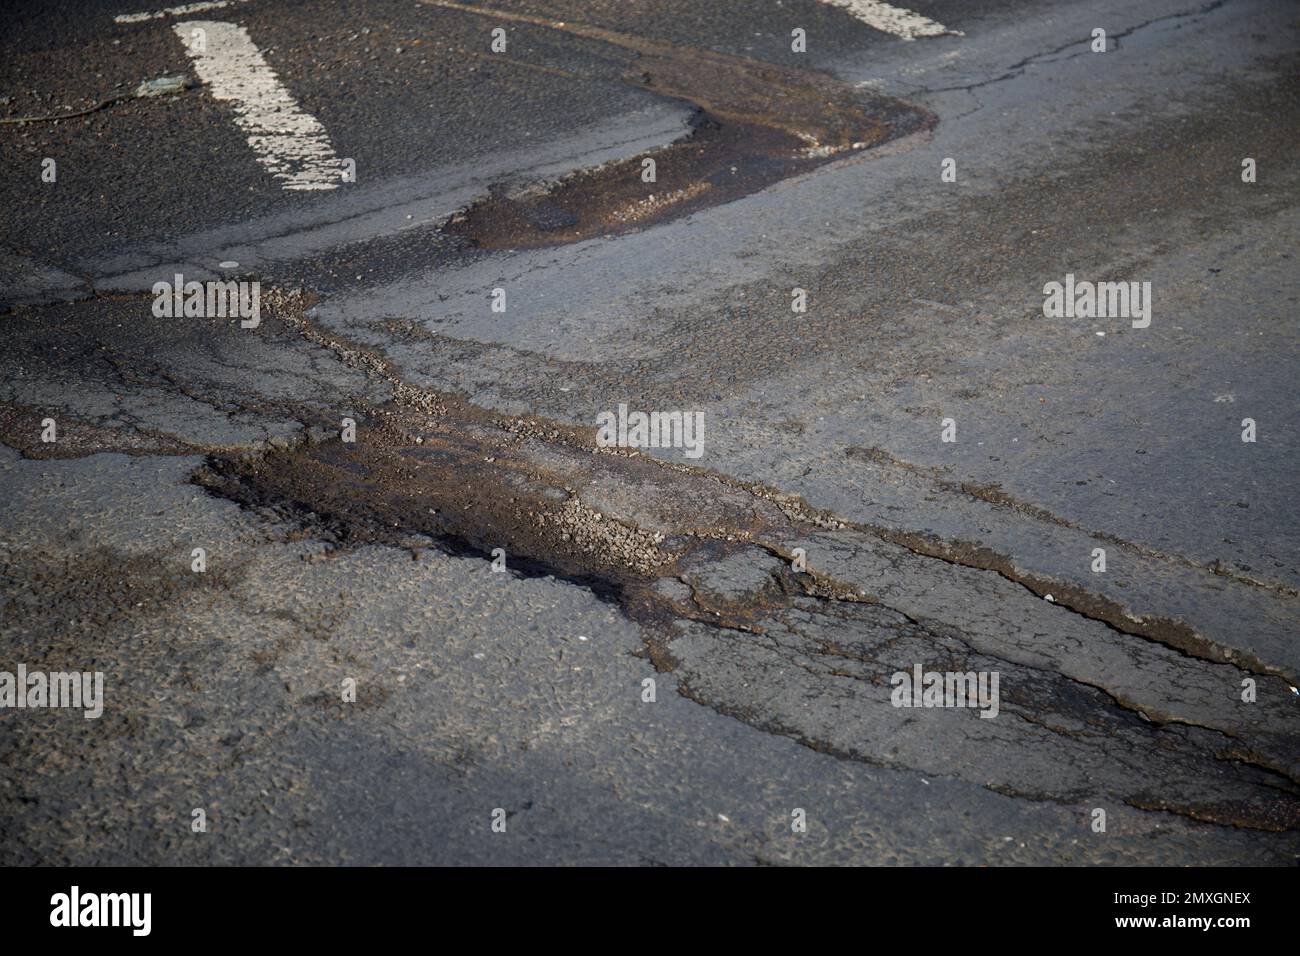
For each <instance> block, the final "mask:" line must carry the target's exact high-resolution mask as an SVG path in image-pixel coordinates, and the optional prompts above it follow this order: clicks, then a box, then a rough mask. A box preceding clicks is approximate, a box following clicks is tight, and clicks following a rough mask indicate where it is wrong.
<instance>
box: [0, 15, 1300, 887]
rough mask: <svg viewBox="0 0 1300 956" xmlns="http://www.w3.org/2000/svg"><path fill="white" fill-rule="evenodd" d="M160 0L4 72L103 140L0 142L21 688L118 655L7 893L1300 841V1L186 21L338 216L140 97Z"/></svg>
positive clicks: (24, 111)
mask: <svg viewBox="0 0 1300 956" xmlns="http://www.w3.org/2000/svg"><path fill="white" fill-rule="evenodd" d="M146 6H147V5H146ZM146 6H140V5H137V4H130V3H127V2H125V0H111V2H110V0H105V2H99V3H90V2H87V3H72V2H59V3H40V4H37V3H25V2H20V3H19V4H18V5H17V8H16V10H15V11H14V13H13V14H12V15H11V18H10V23H9V28H7V31H6V35H5V37H4V38H3V40H0V49H2V50H3V53H4V55H3V56H2V57H0V120H5V119H8V120H19V119H22V118H26V117H48V116H59V115H60V114H63V113H67V114H74V113H75V114H82V111H86V112H84V115H75V116H66V117H61V118H59V119H58V120H57V121H55V120H51V119H38V120H35V121H30V122H28V121H22V122H17V121H15V122H9V123H3V124H0V158H2V159H3V162H2V163H0V168H2V169H3V175H0V200H2V201H3V205H2V206H0V208H2V209H3V213H0V216H2V217H3V221H4V223H5V232H4V243H3V245H0V310H2V311H0V323H3V332H4V343H5V347H4V349H3V350H0V370H2V373H3V374H0V501H2V502H3V505H2V506H0V682H2V676H3V672H6V671H8V672H13V671H15V670H16V668H17V667H18V665H20V664H22V665H24V666H25V667H26V668H27V670H28V671H34V670H35V671H44V672H63V671H82V672H90V671H98V672H102V673H103V674H104V683H105V694H104V709H103V715H102V716H101V717H99V718H97V719H85V718H84V717H83V715H82V713H81V712H80V711H77V710H72V709H53V708H48V709H43V710H41V709H21V710H20V709H16V708H13V707H10V706H4V707H0V727H3V732H0V768H3V772H2V773H0V863H4V864H6V865H15V864H18V865H26V864H49V863H74V864H97V865H98V864H238V865H255V864H357V865H374V864H389V865H392V864H458V865H459V864H489V865H539V864H545V865H550V864H596V865H610V864H615V865H663V864H667V865H692V864H698V865H771V864H796V865H800V864H802V865H825V864H834V865H841V864H927V865H1029V864H1033V865H1044V864H1046V865H1088V864H1103V865H1118V864H1138V865H1157V864H1172V865H1189V864H1190V865H1247V864H1264V865H1294V864H1295V863H1296V862H1297V861H1298V860H1300V692H1297V691H1296V689H1295V688H1296V686H1297V685H1298V684H1300V626H1298V625H1300V534H1298V533H1297V527H1298V526H1297V519H1296V517H1295V500H1296V495H1295V493H1296V474H1297V464H1298V463H1300V430H1298V429H1297V413H1298V412H1300V394H1298V393H1297V389H1296V383H1297V381H1300V375H1298V374H1297V373H1298V372H1300V336H1298V335H1297V324H1296V312H1297V302H1298V293H1300V283H1298V281H1297V277H1298V273H1297V268H1296V262H1295V256H1296V250H1297V243H1296V237H1297V235H1298V234H1300V205H1298V204H1297V200H1296V197H1297V195H1298V192H1297V186H1300V170H1298V169H1297V167H1296V162H1295V156H1294V151H1295V130H1296V128H1297V122H1298V121H1300V81H1298V80H1297V77H1298V76H1300V71H1298V70H1297V67H1298V66H1300V46H1298V45H1297V38H1298V37H1300V10H1298V9H1297V7H1296V6H1295V5H1293V4H1288V3H1284V2H1268V0H1217V2H1198V0H1150V2H1146V3H1143V4H1140V5H1134V4H1129V3H1124V2H1119V0H1080V2H1075V3H1065V2H1058V0H978V2H962V3H958V2H956V0H934V2H917V3H913V4H910V5H909V8H910V9H913V10H915V11H917V12H918V13H920V14H922V15H924V16H925V17H928V18H930V19H932V20H934V21H936V22H938V23H940V24H943V25H944V27H945V28H946V32H944V33H943V34H941V35H932V36H920V37H917V38H916V39H911V40H905V39H903V38H901V37H900V36H896V35H891V34H890V33H888V32H886V31H884V30H881V29H874V28H872V27H871V26H869V25H868V24H866V23H864V22H861V21H860V20H858V19H855V18H854V17H853V16H851V15H850V14H849V13H847V12H846V11H845V10H843V9H840V8H837V7H836V6H834V5H831V4H827V3H822V2H819V0H779V2H774V3H767V2H758V0H708V2H700V0H653V2H650V0H646V2H641V3H634V4H633V3H623V2H617V3H616V2H613V0H482V2H478V3H468V2H466V3H456V2H444V0H423V2H414V0H402V2H397V0H370V2H364V3H354V2H345V0H321V2H316V3H307V2H284V3H271V2H269V0H248V2H245V3H235V4H231V5H229V7H228V8H218V9H212V10H208V11H205V12H203V13H201V14H195V15H194V16H198V17H201V18H202V19H203V20H209V19H210V20H212V21H222V22H232V23H237V24H239V25H240V26H242V27H244V28H245V29H246V31H247V35H248V36H249V37H250V38H252V42H254V43H255V44H256V46H257V48H258V49H259V50H260V51H261V53H262V56H263V57H264V59H265V61H266V63H267V64H268V66H269V67H270V69H271V70H273V71H274V74H275V75H276V76H278V78H279V81H280V82H281V83H282V84H283V87H284V88H285V89H286V90H287V91H288V93H289V95H291V96H292V98H293V100H294V102H296V103H297V105H298V107H300V108H301V109H302V110H303V111H305V112H306V113H308V114H310V116H312V117H314V118H315V119H316V120H318V121H319V123H320V125H321V126H322V127H323V129H324V130H325V131H326V133H327V134H328V141H329V144H330V148H332V150H333V151H334V153H335V154H337V156H338V157H344V158H348V159H352V160H354V161H355V165H356V170H357V175H356V180H355V182H347V183H345V184H341V185H340V187H339V188H335V189H330V190H323V191H320V192H293V191H288V190H285V189H282V188H281V186H280V183H278V182H277V181H276V180H275V179H274V178H273V177H272V176H271V175H268V172H267V166H266V163H265V161H264V160H263V159H262V158H259V156H260V154H259V153H258V149H261V148H274V147H273V146H271V147H262V146H258V145H257V144H255V143H251V142H249V140H248V137H247V136H245V135H244V134H243V133H242V132H241V129H240V127H239V125H238V124H237V122H236V121H237V120H238V119H239V118H240V116H241V115H242V114H241V112H240V111H241V110H242V109H247V107H246V106H240V105H238V104H232V103H231V102H228V101H223V100H221V99H219V98H217V97H215V96H213V95H212V91H211V90H210V89H208V88H207V87H206V86H205V85H204V84H201V83H197V82H196V83H193V84H191V85H189V86H187V87H185V88H183V89H182V90H181V91H180V92H177V93H174V94H171V95H168V96H162V97H135V96H127V95H126V93H129V91H130V90H133V89H134V88H135V87H136V85H137V84H139V83H140V82H141V81H143V80H148V79H154V78H157V77H159V76H163V75H182V76H189V77H192V76H193V68H192V65H191V61H190V57H189V56H188V55H187V53H186V48H185V46H184V45H183V44H182V43H181V42H180V40H179V39H178V38H177V35H176V32H175V31H174V30H173V26H174V25H175V24H176V23H177V22H178V20H179V18H178V17H177V16H174V15H164V16H160V17H159V18H157V19H154V20H148V21H144V22H135V21H128V22H117V21H116V20H115V19H114V17H115V16H117V15H120V14H129V13H133V12H136V11H137V10H144V9H146ZM158 9H161V7H159V8H158ZM497 27H500V28H501V29H504V30H505V36H506V38H507V48H506V50H505V51H503V52H501V53H499V54H498V53H494V52H493V51H492V50H491V47H490V44H491V31H492V30H493V29H494V28H497ZM794 28H800V29H803V30H804V31H805V32H806V39H807V49H806V52H802V53H796V52H793V51H792V49H791V30H792V29H794ZM1095 28H1102V29H1104V30H1105V31H1106V35H1107V36H1106V49H1105V52H1094V50H1093V49H1092V48H1091V44H1092V43H1093V42H1094V41H1093V30H1094V29H1095ZM124 91H126V92H124ZM119 95H122V96H125V98H124V99H121V100H120V101H114V102H110V103H108V104H107V105H102V106H100V105H98V104H101V103H103V101H104V100H106V99H112V98H113V97H115V96H119ZM647 156H648V157H652V158H655V160H656V162H657V169H658V179H657V180H656V181H655V182H646V181H644V180H643V179H642V178H641V174H642V170H643V168H644V167H643V159H645V158H646V157H647ZM50 158H52V159H54V160H55V162H56V164H57V178H56V179H55V180H53V181H46V180H45V179H43V178H42V173H43V169H44V166H43V161H44V160H46V159H50ZM1247 158H1249V159H1251V160H1253V161H1254V164H1255V169H1256V172H1257V174H1256V177H1255V179H1254V181H1251V182H1247V181H1245V180H1244V179H1243V176H1242V169H1243V165H1242V164H1243V160H1244V159H1247ZM949 159H951V160H953V161H954V162H955V170H956V176H955V181H948V180H945V179H944V178H943V177H942V175H941V173H942V170H943V169H944V168H945V161H946V160H949ZM176 274H182V275H183V276H184V277H185V279H186V280H197V281H206V280H213V279H222V280H230V281H240V282H248V283H253V282H255V283H258V288H259V289H260V316H259V319H260V321H259V322H258V324H257V325H256V327H254V328H245V327H242V326H241V323H240V321H239V317H228V316H216V315H210V314H201V315H188V316H182V315H177V316H175V317H171V316H166V315H158V314H156V312H157V310H156V309H155V308H154V306H155V293H154V292H153V291H152V290H153V286H154V284H155V283H158V282H160V281H161V282H170V281H171V280H172V279H173V277H174V276H175V275H176ZM1067 274H1069V275H1072V276H1076V277H1078V278H1079V279H1081V280H1082V279H1091V280H1096V281H1126V282H1149V283H1150V284H1151V288H1152V289H1153V293H1152V299H1151V322H1150V325H1149V326H1148V327H1135V326H1134V324H1133V323H1132V322H1131V321H1130V317H1129V316H1127V315H1115V316H1107V317H1101V318H1050V317H1048V316H1047V315H1045V312H1044V307H1043V300H1044V294H1045V290H1044V285H1045V284H1046V283H1049V282H1053V281H1057V282H1062V281H1064V280H1065V277H1066V275H1067ZM795 290H803V293H804V296H805V301H806V311H802V312H799V311H795V310H793V309H792V297H794V298H796V299H797V296H795ZM497 303H501V307H496V308H494V304H497ZM620 405H625V406H627V407H628V408H631V409H633V410H638V409H639V410H645V411H652V410H653V411H661V412H669V411H678V412H682V413H684V414H698V415H700V416H701V420H702V422H703V426H702V427H703V431H702V438H703V453H702V454H701V455H700V456H699V457H698V458H696V457H689V456H687V455H685V454H683V449H682V448H671V447H668V448H658V447H654V448H647V447H606V444H607V443H605V442H603V441H602V440H601V438H600V435H601V433H600V431H599V430H598V425H599V424H600V419H599V417H598V416H600V415H601V414H602V413H607V412H610V411H611V410H616V409H618V408H619V406H620ZM1246 419H1250V420H1251V421H1252V422H1253V423H1254V435H1253V437H1254V440H1253V441H1243V430H1244V429H1245V427H1246V426H1245V420H1246ZM50 420H53V422H54V425H55V430H56V435H57V437H56V438H55V440H53V441H50V440H47V439H48V425H49V422H50ZM349 423H351V425H349ZM349 428H352V429H354V430H355V441H353V440H348V439H350V438H351V434H350V433H349ZM945 435H946V436H947V437H949V438H954V439H955V440H951V441H949V440H945ZM196 548H201V549H203V554H204V557H205V561H206V564H205V567H204V570H203V571H202V572H201V573H200V572H196V571H195V570H194V565H193V560H194V559H193V555H194V549H196ZM1098 549H1100V551H1101V552H1104V570H1101V569H1099V567H1098V558H1097V555H1098V553H1099V551H1098ZM918 667H919V668H920V669H921V670H922V671H927V672H929V671H934V672H940V673H955V674H972V675H974V674H980V675H990V674H992V675H996V676H997V678H998V682H997V685H996V686H997V688H998V700H997V706H996V715H994V714H993V712H988V711H987V708H985V709H981V708H976V707H973V706H964V707H963V706H955V707H954V706H925V707H900V706H897V703H898V696H897V692H896V684H897V677H898V675H900V674H901V675H909V674H911V673H913V671H914V668H918ZM349 687H350V688H351V691H349V690H348V688H349ZM0 691H3V687H0ZM3 702H4V698H3V695H2V693H0V704H3ZM986 718H991V719H986ZM199 809H201V810H203V816H204V819H205V820H206V828H205V829H202V830H196V829H195V828H194V827H193V826H192V821H193V819H194V811H195V810H199ZM799 810H802V811H803V814H804V817H805V818H806V827H805V828H803V829H800V828H798V827H794V826H792V819H794V818H795V817H796V816H797V813H796V811H799ZM1098 811H1104V814H1103V816H1104V821H1105V822H1104V827H1098V825H1097V824H1098V819H1099V818H1098ZM500 820H504V828H502V827H501V826H499V825H498V826H494V821H500Z"/></svg>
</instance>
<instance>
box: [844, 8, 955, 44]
mask: <svg viewBox="0 0 1300 956" xmlns="http://www.w3.org/2000/svg"><path fill="white" fill-rule="evenodd" d="M822 3H829V4H830V5H831V6H832V7H841V8H842V9H844V10H847V11H849V13H851V14H853V15H854V16H855V17H857V18H858V19H859V20H861V21H862V22H863V23H865V24H866V25H867V26H869V27H875V28H876V29H877V30H880V31H882V32H884V33H892V34H893V35H894V36H896V37H902V38H903V39H904V40H915V39H916V38H917V37H939V36H945V35H951V36H964V34H962V33H961V32H960V31H958V30H949V29H948V28H947V27H945V26H944V25H943V24H942V23H936V22H935V21H933V20H931V19H930V18H929V17H923V16H921V15H920V14H919V13H913V12H912V11H911V10H904V9H903V8H902V7H896V6H894V5H893V4H889V3H881V2H879V0H822Z"/></svg>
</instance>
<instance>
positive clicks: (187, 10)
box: [113, 0, 248, 23]
mask: <svg viewBox="0 0 1300 956" xmlns="http://www.w3.org/2000/svg"><path fill="white" fill-rule="evenodd" d="M247 2H248V0H204V2H203V3H186V4H182V5H181V6H179V7H166V8H165V9H162V10H154V11H152V12H149V13H119V14H118V15H117V16H115V17H114V18H113V22H114V23H144V22H145V21H146V20H161V19H162V18H163V17H183V16H187V15H189V14H191V13H202V12H203V11H204V10H220V9H221V8H222V7H228V6H231V5H232V4H236V3H247Z"/></svg>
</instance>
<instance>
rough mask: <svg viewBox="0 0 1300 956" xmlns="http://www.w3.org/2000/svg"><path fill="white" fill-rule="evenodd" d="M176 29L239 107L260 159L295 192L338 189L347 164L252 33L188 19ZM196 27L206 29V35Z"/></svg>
mask: <svg viewBox="0 0 1300 956" xmlns="http://www.w3.org/2000/svg"><path fill="white" fill-rule="evenodd" d="M172 29H173V30H175V31H176V33H177V34H178V35H179V36H180V38H181V41H182V42H183V43H184V44H185V49H186V50H187V51H189V54H190V56H191V58H193V60H194V69H195V71H196V72H197V73H198V74H199V78H200V79H202V80H203V82H204V83H206V84H208V86H209V87H210V88H211V90H212V95H213V96H215V97H216V98H217V99H219V100H228V101H230V102H232V103H234V105H235V123H236V124H237V125H238V126H239V128H240V129H241V130H243V132H244V134H245V135H246V136H247V137H248V145H249V146H251V147H252V148H253V152H254V153H256V154H257V160H258V162H260V163H261V164H262V165H263V166H264V167H265V168H266V170H267V171H268V172H269V173H270V174H271V175H272V176H274V177H275V178H276V179H278V180H280V181H281V183H282V188H284V189H294V190H308V189H336V188H337V187H338V186H339V184H340V183H341V182H342V176H343V163H342V162H341V161H340V160H339V158H338V157H337V156H336V155H335V154H334V147H332V146H331V145H330V141H329V136H328V134H327V133H326V132H325V127H323V126H322V125H321V124H320V122H319V121H318V120H317V119H316V117H314V116H312V115H310V114H309V113H305V112H303V110H302V109H301V108H299V106H298V104H297V103H296V102H294V99H293V97H292V96H290V95H289V91H288V90H287V89H285V87H284V84H283V83H281V82H280V78H279V77H278V76H276V75H275V71H274V70H272V69H271V67H270V66H268V65H267V62H266V60H265V59H263V57H262V52H261V51H260V50H259V49H258V48H257V47H256V46H255V45H254V44H253V41H252V40H251V39H249V36H248V31H247V30H245V29H244V28H243V27H241V26H237V25H236V24H233V23H217V22H214V21H209V20H188V21H186V22H184V23H178V24H176V25H175V26H174V27H172ZM196 30H202V31H203V33H202V35H201V39H198V38H196V36H195V32H194V31H196Z"/></svg>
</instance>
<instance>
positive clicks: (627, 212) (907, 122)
mask: <svg viewBox="0 0 1300 956" xmlns="http://www.w3.org/2000/svg"><path fill="white" fill-rule="evenodd" d="M425 3H426V4H428V5H430V6H436V7H440V8H443V9H448V10H456V11H461V12H464V13H466V14H469V15H474V16H481V17H487V18H491V19H496V20H500V21H502V22H509V23H513V24H519V25H524V26H528V27H537V28H543V29H547V30H554V31H559V32H561V33H563V34H565V35H567V36H571V37H577V38H581V39H584V40H589V41H595V42H596V43H597V44H598V45H599V46H600V47H602V48H603V49H604V50H606V51H609V52H610V53H611V54H612V57H613V61H614V67H615V74H614V76H613V77H612V79H614V80H616V81H617V82H621V83H625V84H629V85H633V86H636V87H639V88H644V89H648V90H651V91H653V92H655V93H658V94H661V95H663V96H666V97H669V98H672V99H675V100H680V101H683V102H685V103H686V104H688V105H689V106H690V107H691V108H692V109H694V110H695V115H694V119H693V120H692V123H691V131H690V133H689V134H688V135H687V136H686V137H685V138H683V139H681V140H678V141H677V142H675V143H672V144H671V145H669V146H667V147H664V148H662V149H659V150H655V151H653V152H652V153H650V154H649V155H647V156H638V157H634V158H631V159H625V160H621V161H617V162H612V163H607V164H604V165H602V166H599V167H596V168H594V169H588V170H583V171H581V172H578V173H574V174H572V175H570V176H568V177H565V178H564V179H562V180H560V181H559V182H556V183H551V184H539V185H532V186H529V187H526V188H524V189H520V190H515V191H511V190H508V189H506V188H498V189H495V190H494V191H493V194H492V195H491V196H489V197H487V198H485V199H482V200H480V201H478V202H476V203H474V204H473V205H471V206H470V207H469V208H468V209H466V210H464V211H462V212H461V213H458V214H457V215H456V216H454V217H453V218H452V219H451V221H450V222H448V223H447V225H446V226H445V231H447V232H449V233H451V234H452V235H456V236H462V237H465V238H467V239H469V240H470V241H471V242H472V243H473V244H474V245H475V246H477V247H479V248H483V249H506V248H509V249H518V248H530V247H538V246H552V245H562V244H565V243H570V242H578V241H581V240H583V239H590V238H592V237H595V236H602V235H617V234H620V233H624V232H628V231H631V230H633V229H640V228H643V227H645V226H649V225H653V224H654V223H657V222H663V221H667V220H670V219H677V218H680V217H682V216H685V215H689V214H690V213H692V212H695V211H697V210H700V209H705V208H708V207H710V206H716V205H720V204H722V203H727V202H731V201H733V200H735V199H739V198H740V197H742V196H746V195H749V194H750V193H754V192H757V191H759V190H761V189H764V188H766V187H768V186H770V185H772V184H773V183H776V182H779V181H780V180H782V179H787V178H789V177H791V176H795V175H799V174H801V173H805V172H808V171H810V170H812V169H815V168H816V167H818V166H820V165H823V164H825V163H827V162H830V161H832V160H835V159H839V158H842V157H844V156H846V155H848V154H851V153H853V152H857V151H861V150H866V149H869V148H871V147H874V146H879V145H881V144H883V143H886V142H888V141H890V140H894V139H897V138H899V137H901V136H905V135H907V134H909V133H915V132H918V131H921V130H926V129H929V128H931V127H932V126H933V125H934V123H935V122H936V120H935V117H934V116H933V115H932V114H930V113H928V112H927V111H925V110H922V109H920V108H918V107H914V106H911V105H908V104H906V103H903V102H902V101H900V100H896V99H893V98H891V97H885V96H880V95H876V94H870V93H865V92H863V91H861V90H857V89H854V88H853V87H851V86H849V85H848V84H845V83H843V82H841V81H839V80H837V79H835V78H834V77H831V76H828V75H826V74H820V73H815V72H812V71H806V70H801V71H798V72H796V71H794V70H788V69H785V68H783V67H780V66H776V65H774V64H770V63H760V62H757V61H754V60H747V59H743V58H740V57H735V56H728V55H726V54H722V53H716V52H713V51H711V50H702V49H698V48H695V47H685V46H680V45H678V44H673V43H667V42H663V41H656V40H650V39H646V38H643V37H636V36H631V35H628V34H624V33H619V32H617V31H614V30H609V29H605V28H602V27H596V26H589V25H585V24H581V23H573V22H567V21H558V20H549V19H545V18H542V17H535V16H530V15H527V14H522V13H510V12H506V11H499V10H492V9H490V8H486V7H472V6H467V5H465V4H460V3H450V2H441V0H425ZM490 59H491V60H494V61H500V62H504V63H506V64H509V65H510V66H512V67H516V68H520V69H525V70H543V71H547V72H560V73H565V74H566V75H568V74H567V71H566V70H565V69H564V68H562V67H558V66H548V65H546V64H540V63H526V62H523V61H520V60H515V59H510V58H508V57H507V56H506V55H505V54H501V55H499V56H493V57H491V58H490ZM647 160H649V161H652V162H653V168H654V177H653V179H652V181H646V179H645V178H644V177H643V173H644V172H645V170H646V166H645V165H644V164H645V163H646V161H647Z"/></svg>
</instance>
